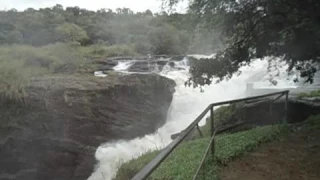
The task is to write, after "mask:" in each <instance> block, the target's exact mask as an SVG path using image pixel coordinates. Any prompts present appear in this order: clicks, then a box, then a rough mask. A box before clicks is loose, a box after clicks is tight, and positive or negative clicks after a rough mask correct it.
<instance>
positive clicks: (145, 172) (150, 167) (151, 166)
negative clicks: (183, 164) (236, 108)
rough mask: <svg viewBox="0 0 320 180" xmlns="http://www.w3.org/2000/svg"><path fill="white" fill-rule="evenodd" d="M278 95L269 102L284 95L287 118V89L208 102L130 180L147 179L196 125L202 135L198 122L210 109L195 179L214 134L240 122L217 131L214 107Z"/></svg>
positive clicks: (212, 151) (213, 146) (212, 145)
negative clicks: (207, 134) (208, 132)
mask: <svg viewBox="0 0 320 180" xmlns="http://www.w3.org/2000/svg"><path fill="white" fill-rule="evenodd" d="M275 95H279V96H277V97H276V98H274V99H271V100H270V102H274V101H276V100H278V99H280V98H281V97H283V96H285V103H284V104H285V105H284V106H285V117H284V121H286V120H287V113H288V95H289V91H280V92H275V93H269V94H264V95H259V96H253V97H247V98H241V99H236V100H230V101H223V102H218V103H213V104H210V105H209V106H208V107H207V108H206V109H205V110H204V111H203V112H202V113H201V114H200V115H199V116H198V117H197V118H196V119H195V120H194V121H193V122H192V123H191V124H190V125H189V126H188V127H187V128H186V129H185V130H184V131H182V133H181V134H180V135H179V136H178V137H177V138H175V139H174V140H173V141H172V142H171V143H170V144H169V145H168V146H166V147H165V148H164V149H163V150H161V152H160V153H159V154H158V155H157V156H156V157H155V158H154V159H153V160H151V161H150V162H149V163H148V164H147V165H146V166H145V167H144V168H143V169H142V170H141V171H140V172H139V173H137V174H136V175H135V176H134V177H133V178H132V179H131V180H145V179H147V178H148V177H149V176H150V175H151V174H152V172H153V171H154V170H155V169H156V168H157V167H158V166H159V165H160V164H161V163H162V162H163V161H164V160H165V159H166V158H167V157H168V156H169V155H170V153H171V152H172V151H173V150H174V149H175V148H176V147H177V146H178V145H179V144H180V143H181V142H182V141H183V140H184V139H185V138H186V137H187V136H188V135H189V134H190V132H192V130H193V129H194V128H195V127H196V128H197V130H198V131H199V132H200V135H201V136H202V133H201V131H200V129H199V122H200V121H201V120H202V119H203V118H204V117H205V115H206V114H207V113H208V112H209V111H210V122H211V124H210V127H211V138H210V141H209V144H208V146H207V148H206V151H205V153H204V155H203V157H202V159H201V163H200V165H199V167H198V169H197V171H196V174H195V175H194V177H193V179H196V178H197V177H198V175H199V172H200V169H201V168H202V166H203V164H204V161H205V158H206V156H207V154H208V153H209V152H210V151H211V153H212V155H213V157H214V154H215V135H217V134H219V133H222V132H225V131H227V130H229V129H232V128H234V127H235V126H239V125H241V124H242V123H241V124H237V125H235V126H232V127H228V128H226V129H222V130H219V131H217V129H216V128H215V125H214V107H215V106H221V105H225V104H231V103H238V102H242V101H249V100H255V99H260V98H267V97H271V96H275Z"/></svg>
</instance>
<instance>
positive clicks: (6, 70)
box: [0, 43, 85, 100]
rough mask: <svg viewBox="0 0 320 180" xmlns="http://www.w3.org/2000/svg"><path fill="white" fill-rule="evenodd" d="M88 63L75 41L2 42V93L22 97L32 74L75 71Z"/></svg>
mask: <svg viewBox="0 0 320 180" xmlns="http://www.w3.org/2000/svg"><path fill="white" fill-rule="evenodd" d="M84 64H85V62H84V59H83V58H82V57H81V56H80V55H79V53H78V52H77V51H76V49H75V47H73V45H71V44H62V43H57V44H52V45H47V46H42V47H32V46H25V45H11V46H0V95H1V96H2V97H8V98H10V99H16V100H18V99H21V98H22V97H23V96H24V94H25V92H24V87H25V86H26V85H27V84H28V82H29V80H30V79H31V78H32V77H36V76H42V75H46V74H59V73H75V72H77V71H78V70H79V69H81V68H82V67H83V66H84Z"/></svg>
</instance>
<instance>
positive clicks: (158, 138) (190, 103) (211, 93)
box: [89, 56, 295, 180]
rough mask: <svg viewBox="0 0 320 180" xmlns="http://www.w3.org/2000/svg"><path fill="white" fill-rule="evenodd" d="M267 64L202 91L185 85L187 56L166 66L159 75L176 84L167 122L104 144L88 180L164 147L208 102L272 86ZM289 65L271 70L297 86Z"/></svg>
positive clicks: (102, 178) (282, 82)
mask: <svg viewBox="0 0 320 180" xmlns="http://www.w3.org/2000/svg"><path fill="white" fill-rule="evenodd" d="M202 57H203V56H202ZM131 65H132V64H131V63H130V62H121V63H119V65H118V66H117V67H116V68H115V69H116V70H119V71H125V70H126V68H128V67H130V66H131ZM267 65H268V62H267V60H266V59H264V60H255V61H254V62H253V63H252V64H251V66H250V67H243V68H241V71H242V74H241V75H240V76H235V77H233V78H232V79H231V80H229V81H223V82H221V83H219V84H213V85H211V86H205V87H204V88H203V89H204V92H203V93H202V92H200V90H199V89H193V88H191V87H190V88H189V87H185V86H184V83H185V81H186V80H187V79H188V75H189V74H188V66H187V60H186V59H185V60H183V61H181V62H176V63H175V68H170V66H169V65H166V66H165V67H164V68H163V70H162V72H160V74H161V75H163V76H166V77H168V78H171V79H173V80H175V82H176V84H177V86H176V88H175V89H176V92H175V94H174V97H173V101H172V104H171V107H170V109H169V112H168V118H167V122H166V124H165V125H164V126H163V127H161V128H160V129H158V131H157V132H156V133H154V134H150V135H146V136H145V137H143V138H136V139H133V140H130V141H117V142H113V143H106V144H103V145H101V146H100V147H99V148H98V149H97V151H96V155H95V156H96V159H97V160H98V161H99V164H98V165H97V168H96V170H95V172H94V173H93V174H92V175H91V177H89V180H110V179H112V178H113V177H114V176H115V175H116V172H117V169H118V167H119V166H120V164H121V162H126V161H129V160H131V159H132V158H134V157H137V156H138V155H140V154H142V153H144V152H146V151H148V150H155V149H159V148H161V147H164V146H165V145H167V144H168V143H170V142H171V139H170V136H171V135H172V134H174V133H177V132H180V131H181V130H183V129H184V128H186V127H187V126H188V125H189V124H190V123H191V122H192V121H193V120H194V119H195V118H196V117H197V116H198V115H199V114H200V113H201V112H202V111H203V110H204V109H205V108H206V107H207V106H208V104H210V103H213V102H218V101H222V100H231V99H234V98H239V97H243V96H244V95H245V90H246V83H247V82H253V83H255V86H256V87H270V86H271V83H270V82H269V73H268V72H267ZM286 68H287V67H286V66H285V65H283V66H282V67H279V73H278V70H272V71H274V72H272V73H275V74H277V75H279V76H278V77H275V80H277V82H278V87H281V88H283V87H294V86H295V84H294V83H293V78H295V75H291V76H289V77H288V75H287V73H286V71H285V69H286ZM203 123H204V122H203Z"/></svg>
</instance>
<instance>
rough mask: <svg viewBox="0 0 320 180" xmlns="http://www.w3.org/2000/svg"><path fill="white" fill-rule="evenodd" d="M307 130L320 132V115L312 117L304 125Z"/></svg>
mask: <svg viewBox="0 0 320 180" xmlns="http://www.w3.org/2000/svg"><path fill="white" fill-rule="evenodd" d="M303 129H305V130H320V114H319V115H314V116H310V117H309V118H308V119H307V120H306V122H305V123H303Z"/></svg>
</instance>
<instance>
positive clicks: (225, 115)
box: [190, 103, 242, 139]
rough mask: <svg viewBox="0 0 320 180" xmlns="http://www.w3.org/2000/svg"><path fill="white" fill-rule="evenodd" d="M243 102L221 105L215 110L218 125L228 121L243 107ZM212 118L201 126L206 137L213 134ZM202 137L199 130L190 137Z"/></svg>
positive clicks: (215, 120)
mask: <svg viewBox="0 0 320 180" xmlns="http://www.w3.org/2000/svg"><path fill="white" fill-rule="evenodd" d="M241 106H242V103H234V104H231V105H228V106H221V107H219V108H217V109H216V110H214V123H215V125H216V126H219V125H221V124H223V123H225V122H226V121H228V120H229V119H230V118H231V116H232V115H233V114H234V113H236V112H237V111H238V110H239V109H241ZM210 125H211V120H210V117H208V118H207V119H206V124H205V125H204V126H201V127H200V130H201V132H202V134H203V136H204V137H208V136H210V134H211V128H210ZM195 138H200V134H199V132H198V131H194V133H193V134H191V135H190V139H195Z"/></svg>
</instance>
